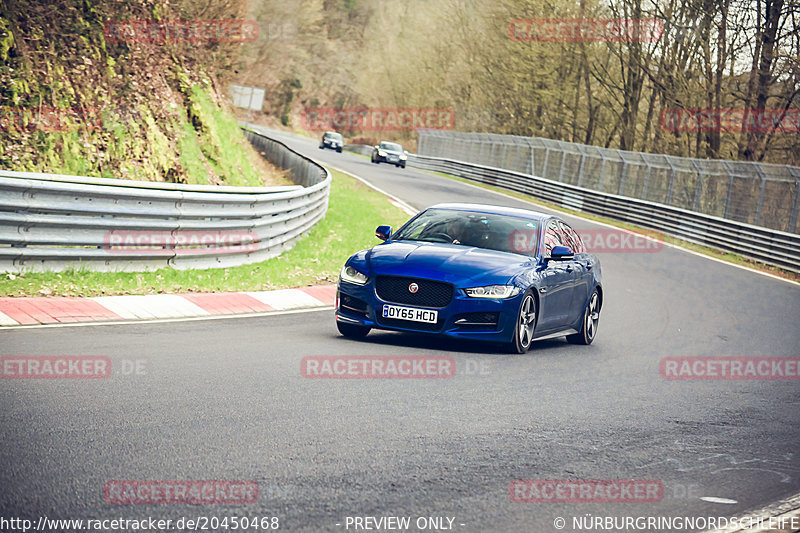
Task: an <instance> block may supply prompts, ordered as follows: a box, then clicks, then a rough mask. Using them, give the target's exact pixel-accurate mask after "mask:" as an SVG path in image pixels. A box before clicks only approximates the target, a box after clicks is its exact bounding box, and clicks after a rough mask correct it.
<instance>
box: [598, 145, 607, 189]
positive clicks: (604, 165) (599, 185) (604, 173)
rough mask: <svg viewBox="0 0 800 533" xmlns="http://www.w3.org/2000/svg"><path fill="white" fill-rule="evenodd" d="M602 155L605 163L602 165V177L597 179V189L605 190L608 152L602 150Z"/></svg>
mask: <svg viewBox="0 0 800 533" xmlns="http://www.w3.org/2000/svg"><path fill="white" fill-rule="evenodd" d="M600 157H602V158H603V164H601V165H600V177H599V178H598V180H597V190H598V191H600V192H603V179H604V178H605V175H606V154H605V152H600Z"/></svg>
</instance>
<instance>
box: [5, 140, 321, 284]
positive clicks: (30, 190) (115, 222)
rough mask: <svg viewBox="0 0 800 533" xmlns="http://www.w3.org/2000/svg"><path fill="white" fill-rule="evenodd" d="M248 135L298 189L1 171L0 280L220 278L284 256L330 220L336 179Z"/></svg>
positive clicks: (291, 153)
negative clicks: (231, 269)
mask: <svg viewBox="0 0 800 533" xmlns="http://www.w3.org/2000/svg"><path fill="white" fill-rule="evenodd" d="M244 131H245V135H246V136H247V138H248V140H249V141H250V142H251V143H252V144H253V145H254V147H255V148H256V149H257V150H258V151H259V152H261V153H262V155H263V156H264V157H266V158H267V159H268V160H269V161H270V162H272V163H273V164H275V165H276V166H278V167H281V168H284V169H289V171H290V175H291V177H292V180H293V181H294V182H295V183H297V184H298V185H297V186H289V187H229V186H223V187H217V186H213V185H205V186H204V185H181V184H166V183H152V182H142V181H125V180H115V179H105V178H87V177H81V176H62V175H51V174H36V173H28V172H9V171H0V272H2V271H6V272H21V271H60V270H64V269H67V268H79V269H87V270H98V271H142V270H149V269H156V268H161V267H165V266H171V267H174V268H176V269H189V268H213V267H227V266H236V265H242V264H248V263H255V262H259V261H263V260H265V259H269V258H270V257H274V256H277V255H279V254H280V253H281V252H283V251H284V250H286V249H288V248H290V247H291V246H292V245H293V244H294V242H295V241H296V240H297V239H298V238H299V237H300V236H302V235H303V234H304V233H306V232H307V231H308V230H309V229H310V228H311V227H312V226H313V225H314V224H315V223H316V222H317V221H319V220H320V219H321V218H322V217H324V216H325V212H326V211H327V208H328V195H329V192H330V183H331V175H330V173H329V172H328V171H327V170H326V169H325V168H324V167H322V166H320V165H318V164H317V163H315V162H313V161H312V160H310V159H308V158H306V157H304V156H302V155H300V154H299V153H297V152H295V151H293V150H291V149H290V148H288V147H287V146H285V145H284V144H282V143H280V142H278V141H275V140H273V139H270V138H268V137H265V136H263V135H261V134H258V133H256V132H254V131H249V130H247V129H245V130H244Z"/></svg>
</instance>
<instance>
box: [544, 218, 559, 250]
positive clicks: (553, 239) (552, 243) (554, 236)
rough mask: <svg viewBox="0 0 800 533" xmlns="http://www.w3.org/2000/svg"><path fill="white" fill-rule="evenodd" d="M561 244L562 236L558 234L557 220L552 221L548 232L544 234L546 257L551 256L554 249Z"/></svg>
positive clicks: (548, 225) (549, 223)
mask: <svg viewBox="0 0 800 533" xmlns="http://www.w3.org/2000/svg"><path fill="white" fill-rule="evenodd" d="M560 244H561V236H560V235H559V234H558V224H556V221H555V220H551V221H550V222H548V224H547V230H545V232H544V251H545V255H550V252H552V251H553V248H555V247H556V246H558V245H560Z"/></svg>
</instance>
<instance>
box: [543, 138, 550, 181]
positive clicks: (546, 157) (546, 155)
mask: <svg viewBox="0 0 800 533" xmlns="http://www.w3.org/2000/svg"><path fill="white" fill-rule="evenodd" d="M549 160H550V147H549V146H547V145H545V147H544V167H542V177H543V178H547V162H548V161H549ZM547 179H550V178H547Z"/></svg>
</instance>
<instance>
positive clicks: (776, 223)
mask: <svg viewBox="0 0 800 533" xmlns="http://www.w3.org/2000/svg"><path fill="white" fill-rule="evenodd" d="M418 133H419V149H418V150H417V153H419V154H420V155H425V156H430V157H441V158H446V159H450V160H454V161H464V162H466V163H474V164H476V165H483V166H487V167H493V168H504V169H507V170H513V171H515V172H520V173H522V174H530V175H533V176H540V177H542V178H545V179H548V180H551V181H557V182H560V183H565V184H568V185H575V186H577V187H583V188H585V189H592V190H595V191H598V192H604V193H607V194H617V195H619V196H624V197H626V198H638V199H640V200H644V201H646V202H653V203H657V204H661V205H668V206H671V207H677V208H679V209H685V210H688V211H693V212H695V213H704V214H706V215H711V216H715V217H719V218H724V219H728V220H734V221H736V222H743V223H745V224H753V225H756V226H763V227H766V228H770V229H774V230H778V231H787V232H789V233H800V216H798V214H799V213H800V167H795V166H790V165H774V164H767V163H759V162H754V161H730V160H723V159H697V158H689V157H677V156H671V155H665V154H650V153H645V152H632V151H627V150H617V149H614V148H603V147H600V146H591V145H586V144H580V143H574V142H567V141H559V140H555V139H545V138H542V137H519V136H516V135H500V134H496V133H472V132H470V133H468V132H457V131H450V130H418Z"/></svg>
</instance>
